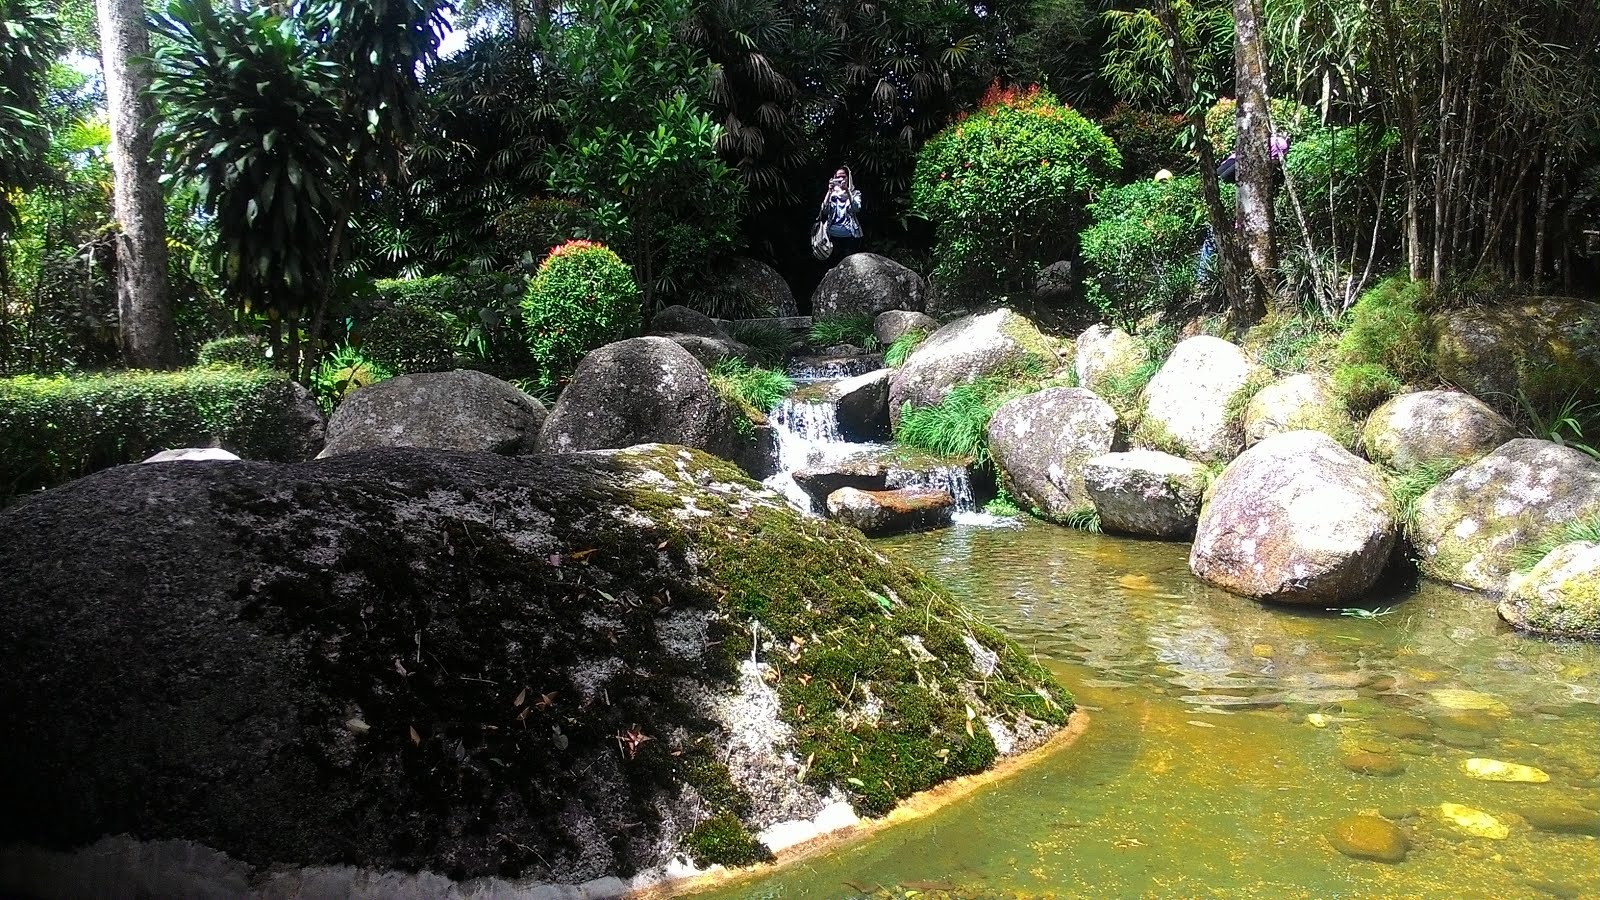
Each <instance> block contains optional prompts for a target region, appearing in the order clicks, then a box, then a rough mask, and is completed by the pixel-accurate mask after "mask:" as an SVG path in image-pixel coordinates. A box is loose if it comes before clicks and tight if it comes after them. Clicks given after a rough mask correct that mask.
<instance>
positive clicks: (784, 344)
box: [728, 322, 794, 366]
mask: <svg viewBox="0 0 1600 900" xmlns="http://www.w3.org/2000/svg"><path fill="white" fill-rule="evenodd" d="M728 336H729V337H731V338H733V339H734V340H736V341H738V342H739V343H741V344H743V345H745V346H746V347H749V348H750V349H751V350H754V351H755V354H756V357H757V358H759V359H760V360H761V364H762V365H764V366H778V365H781V364H782V363H783V360H784V357H786V356H788V355H789V348H790V347H791V346H792V345H793V344H794V339H793V337H792V336H791V335H790V334H789V329H787V328H785V327H783V326H782V325H778V324H776V323H774V322H734V323H733V324H731V325H729V326H728Z"/></svg>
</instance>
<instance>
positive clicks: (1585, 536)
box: [1511, 516, 1600, 572]
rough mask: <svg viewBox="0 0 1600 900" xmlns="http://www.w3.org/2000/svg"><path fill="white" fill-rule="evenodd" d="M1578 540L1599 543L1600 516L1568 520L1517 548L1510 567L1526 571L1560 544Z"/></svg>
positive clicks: (1517, 570) (1514, 569) (1518, 570)
mask: <svg viewBox="0 0 1600 900" xmlns="http://www.w3.org/2000/svg"><path fill="white" fill-rule="evenodd" d="M1580 541H1581V542H1585V543H1600V516H1590V517H1589V518H1587V519H1578V520H1577V521H1575V522H1568V523H1567V524H1566V526H1565V527H1563V528H1562V529H1561V530H1559V531H1556V532H1554V533H1552V534H1550V535H1547V536H1546V537H1545V538H1544V539H1543V540H1539V541H1535V542H1533V543H1531V544H1527V545H1525V546H1523V547H1521V548H1519V549H1518V550H1517V552H1516V554H1515V555H1513V556H1512V557H1511V568H1512V570H1513V571H1516V572H1527V571H1529V570H1531V569H1532V568H1533V567H1534V566H1537V565H1538V564H1539V561H1540V560H1542V559H1544V558H1545V557H1546V556H1549V555H1550V551H1551V550H1554V549H1555V548H1557V547H1559V546H1561V545H1562V544H1575V543H1578V542H1580Z"/></svg>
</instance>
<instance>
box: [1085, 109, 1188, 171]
mask: <svg viewBox="0 0 1600 900" xmlns="http://www.w3.org/2000/svg"><path fill="white" fill-rule="evenodd" d="M1098 124H1099V126H1100V130H1101V131H1104V132H1105V133H1106V137H1108V138H1110V139H1111V142H1112V143H1113V144H1115V145H1116V147H1117V152H1118V153H1119V154H1121V156H1122V171H1123V174H1125V175H1127V176H1128V177H1130V178H1149V177H1150V176H1152V175H1154V174H1155V173H1156V172H1157V171H1158V170H1160V169H1169V170H1171V171H1173V172H1184V171H1192V170H1193V169H1194V160H1192V159H1190V158H1189V157H1188V156H1187V155H1186V154H1185V153H1184V152H1183V147H1182V143H1181V140H1182V136H1183V130H1184V127H1185V122H1184V118H1183V116H1181V115H1164V114H1162V113H1157V112H1150V111H1148V110H1143V109H1139V108H1138V107H1136V106H1129V105H1128V104H1126V103H1118V104H1117V105H1116V106H1114V107H1112V108H1111V112H1110V113H1108V114H1107V115H1106V116H1105V117H1104V118H1102V119H1100V121H1099V123H1098Z"/></svg>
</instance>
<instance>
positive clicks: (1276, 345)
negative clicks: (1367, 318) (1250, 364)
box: [1245, 312, 1337, 374]
mask: <svg viewBox="0 0 1600 900" xmlns="http://www.w3.org/2000/svg"><path fill="white" fill-rule="evenodd" d="M1336 341H1337V334H1336V333H1335V332H1334V330H1333V328H1332V325H1331V323H1330V322H1329V321H1328V320H1327V319H1325V318H1323V317H1322V316H1321V315H1319V314H1317V313H1312V312H1302V313H1297V314H1294V315H1269V316H1268V317H1267V319H1266V321H1264V322H1262V323H1261V324H1260V325H1257V326H1256V327H1255V328H1253V329H1251V330H1250V334H1249V335H1247V336H1246V338H1245V344H1246V345H1247V346H1254V347H1255V350H1256V359H1257V360H1258V361H1259V362H1260V363H1261V364H1262V365H1263V366H1266V367H1267V368H1269V369H1271V370H1273V371H1274V372H1281V373H1284V374H1299V373H1302V372H1307V371H1310V370H1312V369H1313V368H1316V367H1317V366H1318V365H1324V364H1326V359H1325V357H1327V356H1328V355H1329V354H1330V352H1331V351H1332V346H1331V345H1332V344H1333V343H1335V342H1336Z"/></svg>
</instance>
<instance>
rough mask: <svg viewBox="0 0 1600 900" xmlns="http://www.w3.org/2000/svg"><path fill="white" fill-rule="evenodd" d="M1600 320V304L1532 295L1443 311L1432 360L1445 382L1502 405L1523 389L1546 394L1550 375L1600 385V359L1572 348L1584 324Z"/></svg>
mask: <svg viewBox="0 0 1600 900" xmlns="http://www.w3.org/2000/svg"><path fill="white" fill-rule="evenodd" d="M1586 322H1587V323H1600V303H1593V302H1590V301H1587V300H1575V299H1571V298H1566V297H1531V298H1527V299H1525V300H1520V301H1517V302H1514V303H1507V304H1499V305H1492V306H1491V305H1479V306H1469V307H1465V308H1463V309H1454V310H1449V311H1447V312H1444V313H1441V314H1440V316H1439V321H1438V340H1437V342H1436V344H1435V347H1434V363H1435V365H1436V366H1437V368H1438V370H1439V375H1440V377H1441V378H1443V379H1444V380H1445V381H1447V382H1449V383H1451V384H1453V385H1456V386H1457V387H1460V388H1461V389H1462V390H1465V391H1467V392H1469V393H1471V394H1474V395H1475V396H1477V397H1479V398H1480V399H1483V400H1487V401H1489V402H1490V403H1494V404H1500V403H1503V402H1505V401H1506V400H1507V399H1508V398H1511V397H1515V396H1516V395H1517V391H1519V390H1521V391H1523V392H1524V393H1526V394H1527V395H1528V396H1540V395H1542V394H1544V393H1546V392H1547V387H1548V385H1549V382H1550V379H1551V377H1552V376H1556V377H1558V378H1560V380H1562V381H1564V382H1566V383H1567V384H1568V385H1570V386H1580V385H1585V384H1587V385H1594V384H1600V357H1596V356H1593V355H1590V356H1587V357H1586V356H1585V355H1584V354H1582V353H1577V352H1574V351H1577V350H1585V349H1588V348H1585V347H1582V346H1580V342H1581V341H1582V338H1581V337H1579V333H1578V326H1579V324H1580V323H1586Z"/></svg>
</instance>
